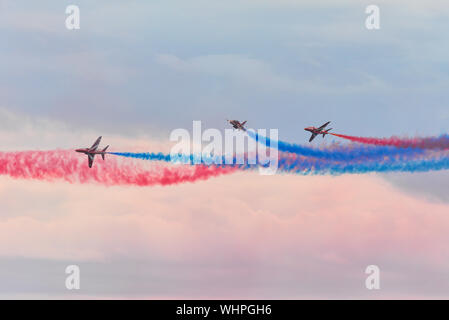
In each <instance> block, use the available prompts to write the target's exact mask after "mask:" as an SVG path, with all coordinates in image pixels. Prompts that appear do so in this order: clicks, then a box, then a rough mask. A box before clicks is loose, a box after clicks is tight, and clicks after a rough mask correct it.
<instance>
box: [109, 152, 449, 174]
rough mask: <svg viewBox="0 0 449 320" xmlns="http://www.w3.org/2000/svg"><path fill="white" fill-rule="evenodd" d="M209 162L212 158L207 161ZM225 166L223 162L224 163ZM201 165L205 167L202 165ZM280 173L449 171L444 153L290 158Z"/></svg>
mask: <svg viewBox="0 0 449 320" xmlns="http://www.w3.org/2000/svg"><path fill="white" fill-rule="evenodd" d="M110 154H113V155H118V156H124V157H131V158H137V159H144V160H153V161H165V162H171V159H170V155H169V154H163V153H130V152H111V153H110ZM183 157H184V159H188V160H192V159H194V156H193V155H184V156H183ZM209 160H212V158H209V159H208V161H209ZM223 163H224V162H223ZM201 164H203V165H204V164H206V163H205V162H202V163H201ZM212 165H215V166H222V167H224V166H234V167H237V168H239V169H242V170H252V169H257V168H258V167H259V165H252V164H247V163H246V164H219V165H216V164H214V163H212ZM278 169H279V171H280V172H284V173H294V174H300V175H325V174H330V175H342V174H362V173H370V172H385V173H386V172H427V171H437V170H447V169H449V157H448V155H447V154H446V153H444V154H443V155H441V154H438V153H437V154H436V156H432V157H430V158H418V159H410V158H404V157H390V158H386V159H382V160H371V161H353V162H349V161H348V162H340V163H339V162H335V161H332V160H331V161H329V160H326V159H316V158H315V159H314V158H292V157H288V156H285V155H282V154H281V155H280V156H279V168H278Z"/></svg>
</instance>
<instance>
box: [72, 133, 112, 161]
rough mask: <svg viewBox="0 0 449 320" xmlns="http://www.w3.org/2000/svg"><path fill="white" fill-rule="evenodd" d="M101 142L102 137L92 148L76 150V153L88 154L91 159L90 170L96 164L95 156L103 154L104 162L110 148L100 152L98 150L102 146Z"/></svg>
mask: <svg viewBox="0 0 449 320" xmlns="http://www.w3.org/2000/svg"><path fill="white" fill-rule="evenodd" d="M100 141H101V137H99V138H98V139H97V141H95V143H94V144H93V145H92V147H90V148H84V149H76V150H75V151H76V152H79V153H84V154H87V157H88V159H89V168H92V164H93V163H94V158H95V155H97V154H101V157H102V158H103V160H104V155H105V154H106V150H107V149H108V147H109V146H107V147H106V148H104V149H103V150H101V151H98V150H97V149H98V146H99V145H100Z"/></svg>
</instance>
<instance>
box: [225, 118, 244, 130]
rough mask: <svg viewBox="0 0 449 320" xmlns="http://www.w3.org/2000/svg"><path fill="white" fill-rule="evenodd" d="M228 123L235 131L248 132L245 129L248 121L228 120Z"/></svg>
mask: <svg viewBox="0 0 449 320" xmlns="http://www.w3.org/2000/svg"><path fill="white" fill-rule="evenodd" d="M228 122H229V123H230V124H231V126H232V127H233V128H234V129H237V130H242V131H246V128H245V127H244V125H245V123H246V121H243V122H240V121H238V120H228Z"/></svg>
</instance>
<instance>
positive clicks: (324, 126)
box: [318, 121, 331, 130]
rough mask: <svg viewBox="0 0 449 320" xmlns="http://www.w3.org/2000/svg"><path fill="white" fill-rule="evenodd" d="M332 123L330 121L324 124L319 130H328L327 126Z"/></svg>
mask: <svg viewBox="0 0 449 320" xmlns="http://www.w3.org/2000/svg"><path fill="white" fill-rule="evenodd" d="M329 123H331V122H330V121H328V122H326V123H325V124H323V125H322V126H321V127H319V128H318V130H323V129H324V128H326V126H327V125H328V124H329Z"/></svg>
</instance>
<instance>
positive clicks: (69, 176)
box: [0, 150, 236, 186]
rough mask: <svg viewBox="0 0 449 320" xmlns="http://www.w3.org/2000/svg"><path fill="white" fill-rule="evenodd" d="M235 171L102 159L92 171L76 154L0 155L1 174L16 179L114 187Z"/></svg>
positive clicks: (169, 182) (143, 184)
mask: <svg viewBox="0 0 449 320" xmlns="http://www.w3.org/2000/svg"><path fill="white" fill-rule="evenodd" d="M235 170H236V168H232V167H229V168H218V167H215V166H205V165H199V166H186V165H178V166H170V167H167V166H162V165H159V166H153V167H152V168H151V169H150V170H148V169H145V168H143V167H142V166H138V165H136V164H134V163H122V162H119V161H116V160H115V159H112V158H109V159H106V161H103V160H101V159H100V158H99V157H98V158H97V159H96V160H95V163H94V166H93V168H91V169H89V167H88V166H87V159H86V157H85V156H81V155H78V154H75V152H73V151H65V150H58V151H22V152H0V175H8V176H10V177H13V178H17V179H35V180H44V181H56V180H62V181H66V182H70V183H92V182H93V183H99V184H103V185H107V186H115V185H135V186H153V185H171V184H177V183H182V182H194V181H197V180H205V179H208V178H211V177H215V176H219V175H222V174H228V173H232V172H234V171H235Z"/></svg>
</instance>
